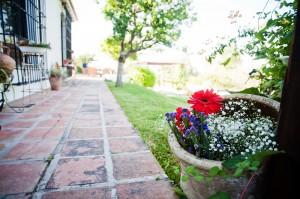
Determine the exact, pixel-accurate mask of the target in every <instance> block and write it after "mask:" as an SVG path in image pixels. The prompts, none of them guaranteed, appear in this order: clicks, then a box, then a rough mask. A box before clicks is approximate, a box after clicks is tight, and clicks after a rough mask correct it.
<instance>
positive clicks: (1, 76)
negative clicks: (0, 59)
mask: <svg viewBox="0 0 300 199" xmlns="http://www.w3.org/2000/svg"><path fill="white" fill-rule="evenodd" d="M8 79H9V76H8V74H7V73H6V71H5V70H4V69H2V68H0V84H1V83H6V82H7V81H8Z"/></svg>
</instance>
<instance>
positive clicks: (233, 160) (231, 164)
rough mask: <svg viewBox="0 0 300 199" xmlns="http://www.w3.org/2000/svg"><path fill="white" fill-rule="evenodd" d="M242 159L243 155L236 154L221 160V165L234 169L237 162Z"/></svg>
mask: <svg viewBox="0 0 300 199" xmlns="http://www.w3.org/2000/svg"><path fill="white" fill-rule="evenodd" d="M242 161H244V156H241V155H237V156H234V157H232V158H230V159H228V160H225V161H223V162H222V165H223V167H224V168H227V169H235V168H237V164H238V163H240V162H242Z"/></svg>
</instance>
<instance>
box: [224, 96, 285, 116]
mask: <svg viewBox="0 0 300 199" xmlns="http://www.w3.org/2000/svg"><path fill="white" fill-rule="evenodd" d="M222 97H223V99H232V98H239V99H245V100H254V101H258V102H260V103H263V104H266V105H268V106H270V107H273V108H274V109H276V111H278V112H279V108H280V103H279V102H277V101H275V100H273V99H270V98H267V97H263V96H259V95H252V94H244V93H236V94H230V95H224V96H222Z"/></svg>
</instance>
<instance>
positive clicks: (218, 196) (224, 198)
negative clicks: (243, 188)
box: [208, 191, 231, 199]
mask: <svg viewBox="0 0 300 199" xmlns="http://www.w3.org/2000/svg"><path fill="white" fill-rule="evenodd" d="M230 198H231V197H230V195H229V194H228V193H226V192H223V191H219V192H217V193H215V194H213V195H211V196H210V197H209V198H208V199H230Z"/></svg>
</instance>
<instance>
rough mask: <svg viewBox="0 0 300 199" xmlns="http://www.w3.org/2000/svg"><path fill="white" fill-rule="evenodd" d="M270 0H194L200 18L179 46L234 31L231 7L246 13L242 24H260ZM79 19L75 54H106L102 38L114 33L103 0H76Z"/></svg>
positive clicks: (190, 46)
mask: <svg viewBox="0 0 300 199" xmlns="http://www.w3.org/2000/svg"><path fill="white" fill-rule="evenodd" d="M266 2H267V0H194V5H193V7H194V11H195V12H197V14H198V20H197V21H196V22H194V23H193V24H192V25H191V26H190V27H184V28H183V32H182V36H181V38H180V39H179V41H177V42H176V44H175V45H176V46H180V47H187V48H188V49H189V50H190V51H192V52H197V51H199V49H201V45H203V44H204V42H205V41H207V40H212V41H216V36H228V35H234V34H236V32H237V28H238V25H237V24H230V20H229V19H228V18H227V17H228V15H229V13H230V11H231V10H240V12H241V14H242V17H241V18H240V21H239V23H238V24H239V25H250V26H254V27H256V26H257V19H254V16H255V13H256V12H259V11H262V9H263V8H264V6H265V4H266ZM73 3H74V6H75V10H76V12H77V15H78V21H77V22H74V23H73V29H72V33H73V49H74V53H75V56H77V55H80V54H84V53H91V54H97V55H101V56H102V55H103V54H102V53H101V52H100V51H101V48H100V44H101V42H102V41H103V40H104V39H105V38H106V37H108V36H109V35H110V34H111V33H112V27H111V25H110V22H109V21H106V20H105V19H104V16H103V14H102V9H101V6H103V5H104V4H105V1H104V0H100V5H99V4H96V0H73ZM277 4H278V2H275V1H274V0H271V1H269V3H268V4H267V7H266V10H273V9H274V7H275V6H276V5H277Z"/></svg>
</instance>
